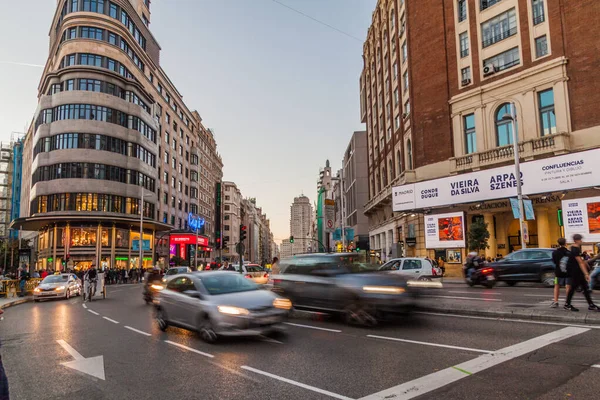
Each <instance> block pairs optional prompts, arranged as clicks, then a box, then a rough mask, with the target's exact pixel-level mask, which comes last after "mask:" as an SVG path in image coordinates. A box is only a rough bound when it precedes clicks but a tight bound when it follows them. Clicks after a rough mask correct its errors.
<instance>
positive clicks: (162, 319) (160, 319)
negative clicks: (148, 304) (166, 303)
mask: <svg viewBox="0 0 600 400" xmlns="http://www.w3.org/2000/svg"><path fill="white" fill-rule="evenodd" d="M156 322H157V323H158V329H160V330H161V331H163V332H165V331H166V330H167V328H168V327H169V320H168V319H167V314H166V313H165V312H164V310H163V309H162V308H157V309H156Z"/></svg>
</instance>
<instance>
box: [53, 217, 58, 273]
mask: <svg viewBox="0 0 600 400" xmlns="http://www.w3.org/2000/svg"><path fill="white" fill-rule="evenodd" d="M57 233H58V229H57V228H56V224H54V234H53V235H52V237H53V239H52V263H53V264H54V266H55V269H56V256H57V254H56V245H57V241H58V238H57V237H56V235H57Z"/></svg>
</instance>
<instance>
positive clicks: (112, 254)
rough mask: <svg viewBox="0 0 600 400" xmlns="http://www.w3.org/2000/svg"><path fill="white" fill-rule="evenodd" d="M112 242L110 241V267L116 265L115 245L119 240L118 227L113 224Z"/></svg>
mask: <svg viewBox="0 0 600 400" xmlns="http://www.w3.org/2000/svg"><path fill="white" fill-rule="evenodd" d="M110 240H111V242H110V263H108V266H109V267H111V268H112V267H114V266H115V258H116V255H115V246H116V241H117V227H116V226H115V225H114V224H113V226H112V232H111V239H110Z"/></svg>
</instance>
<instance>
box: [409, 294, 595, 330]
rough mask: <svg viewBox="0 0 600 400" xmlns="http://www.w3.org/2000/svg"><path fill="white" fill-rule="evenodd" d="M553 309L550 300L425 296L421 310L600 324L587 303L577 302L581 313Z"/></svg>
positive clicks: (499, 317) (501, 317)
mask: <svg viewBox="0 0 600 400" xmlns="http://www.w3.org/2000/svg"><path fill="white" fill-rule="evenodd" d="M562 306H563V304H562V303H561V304H560V306H559V307H558V308H550V303H549V302H548V303H544V304H541V303H535V304H523V303H503V304H502V305H497V304H493V305H492V304H490V303H489V302H485V301H481V302H479V301H460V300H455V299H439V298H435V299H433V298H423V299H421V300H420V306H419V310H420V311H427V312H436V313H442V314H458V315H467V316H477V317H488V318H498V319H522V320H533V321H551V322H562V323H567V324H591V325H600V312H597V311H593V312H592V311H590V312H588V310H587V304H586V305H584V304H577V305H576V306H577V307H578V308H579V312H572V311H567V310H564V309H563V308H562Z"/></svg>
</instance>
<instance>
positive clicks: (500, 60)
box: [483, 47, 521, 71]
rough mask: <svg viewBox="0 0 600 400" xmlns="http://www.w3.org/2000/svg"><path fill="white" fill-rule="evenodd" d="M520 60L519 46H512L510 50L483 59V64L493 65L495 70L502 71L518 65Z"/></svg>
mask: <svg viewBox="0 0 600 400" xmlns="http://www.w3.org/2000/svg"><path fill="white" fill-rule="evenodd" d="M520 63H521V60H520V59H519V48H518V47H513V48H512V49H510V50H507V51H505V52H504V53H500V54H498V55H495V56H494V57H491V58H488V59H487V60H484V61H483V65H484V66H486V65H494V66H495V69H496V71H503V70H505V69H508V68H511V67H514V66H515V65H519V64H520Z"/></svg>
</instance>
